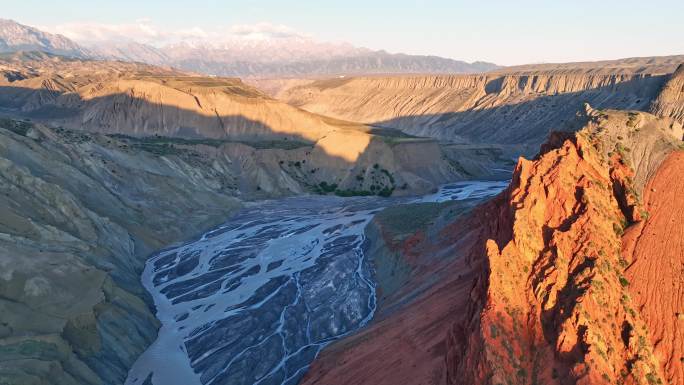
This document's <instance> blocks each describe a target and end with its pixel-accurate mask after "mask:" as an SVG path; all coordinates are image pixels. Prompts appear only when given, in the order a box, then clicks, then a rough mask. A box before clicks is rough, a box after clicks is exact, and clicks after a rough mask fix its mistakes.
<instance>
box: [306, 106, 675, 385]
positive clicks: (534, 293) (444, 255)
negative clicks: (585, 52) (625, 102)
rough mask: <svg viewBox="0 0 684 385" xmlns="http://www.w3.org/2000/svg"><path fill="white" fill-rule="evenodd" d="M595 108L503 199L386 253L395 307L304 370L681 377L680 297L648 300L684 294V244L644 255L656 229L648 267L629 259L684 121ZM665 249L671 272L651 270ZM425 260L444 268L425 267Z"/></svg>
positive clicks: (373, 374)
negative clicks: (643, 196)
mask: <svg viewBox="0 0 684 385" xmlns="http://www.w3.org/2000/svg"><path fill="white" fill-rule="evenodd" d="M586 112H587V115H586V118H585V119H586V122H587V123H586V125H585V127H584V128H583V129H582V130H581V131H579V132H578V133H576V134H572V133H558V134H555V135H553V136H552V137H551V138H550V139H549V141H548V142H547V144H546V145H544V146H543V147H542V151H541V154H540V155H539V156H538V157H537V158H535V159H533V160H525V159H521V160H520V161H519V163H518V165H517V167H516V170H515V173H514V177H513V180H512V182H511V185H510V186H509V188H508V189H507V190H505V191H504V192H503V193H502V194H501V195H499V196H498V197H497V198H495V199H494V200H492V201H490V202H488V203H486V204H484V205H481V206H479V207H477V208H476V209H474V211H473V212H472V214H470V215H468V216H466V217H461V218H460V219H457V220H455V221H452V222H449V221H447V222H446V224H442V225H441V230H434V229H433V230H432V233H433V234H434V233H439V234H441V237H437V238H435V237H434V236H433V237H432V238H431V237H425V235H424V234H425V233H424V232H421V231H416V232H415V233H414V234H413V235H412V236H408V237H404V241H402V243H400V246H399V247H398V249H399V252H398V253H397V255H398V256H399V257H395V259H394V260H393V262H392V263H389V264H388V263H387V262H378V261H376V263H381V265H380V266H378V267H376V268H377V269H378V271H380V272H382V271H387V270H388V269H387V267H386V266H392V268H391V269H389V270H390V271H392V272H394V274H396V276H399V277H404V278H402V279H401V280H400V282H402V284H406V286H402V285H399V289H397V290H395V291H394V292H393V293H394V294H393V295H395V296H398V297H393V296H392V295H390V299H389V300H386V301H385V302H384V305H383V302H381V303H380V304H381V306H380V312H381V313H380V314H383V315H384V316H381V317H380V318H379V319H378V320H377V321H376V323H375V324H373V325H372V326H371V327H370V328H369V329H367V330H366V331H364V332H362V333H359V334H358V335H357V336H354V337H351V338H349V339H348V340H346V341H343V342H341V343H339V344H336V345H334V346H333V347H331V348H330V349H329V350H328V351H326V352H324V353H323V354H322V355H321V357H319V359H318V360H317V361H316V362H315V363H314V365H313V366H312V369H311V372H310V373H309V375H308V377H307V378H306V379H305V380H306V381H305V383H311V384H313V383H316V384H323V383H325V384H329V383H330V384H333V383H340V384H353V383H357V382H358V380H359V379H360V378H363V377H364V376H370V378H372V379H373V383H378V384H383V383H387V384H390V383H396V382H397V381H399V382H401V381H402V380H403V381H405V382H407V383H423V384H500V383H509V384H534V383H543V384H608V383H616V382H617V383H624V384H653V383H667V381H673V378H676V376H677V375H678V374H677V373H678V370H680V366H678V365H674V364H673V362H672V361H673V359H674V358H676V356H677V354H679V353H678V352H679V349H680V347H679V345H680V344H679V339H678V337H677V336H678V334H677V332H676V329H675V328H674V325H675V324H676V322H677V321H675V319H678V317H679V315H678V314H679V313H678V312H677V310H674V308H676V306H678V305H675V304H676V303H677V300H676V299H675V300H674V301H672V302H670V301H655V303H653V304H649V305H647V307H650V309H646V308H645V307H644V303H645V302H646V301H647V299H653V298H655V296H657V295H658V294H662V295H663V296H664V297H665V298H668V295H669V294H673V295H675V298H676V297H677V296H678V295H679V289H677V288H678V281H679V280H680V278H681V277H679V276H678V274H679V270H680V269H679V267H680V266H679V265H681V263H682V256H681V255H679V254H680V253H678V250H679V249H678V248H673V253H666V254H665V255H663V256H661V257H660V256H659V257H658V259H656V260H654V261H650V260H649V259H650V258H648V257H645V256H646V255H650V254H649V253H650V251H647V250H648V248H649V246H648V245H650V244H652V243H653V242H659V241H662V242H664V245H663V246H662V247H665V248H669V246H666V245H667V244H668V242H667V241H665V238H663V237H662V236H658V237H656V238H655V239H654V240H651V241H648V240H644V241H642V242H646V243H645V244H642V245H641V246H637V249H639V250H642V251H641V253H642V256H641V263H642V266H646V267H638V266H639V265H638V264H632V265H631V266H630V263H631V262H630V261H631V260H632V259H631V258H628V257H627V256H625V255H624V254H623V251H622V249H623V241H622V234H623V231H624V229H625V228H630V226H632V227H633V226H642V225H639V224H640V223H644V221H646V218H647V217H648V210H649V205H648V204H647V205H646V206H644V205H642V203H641V200H640V198H639V196H640V191H642V190H643V184H644V183H645V181H646V180H647V179H649V178H653V176H654V175H656V176H655V180H658V179H659V177H658V176H657V175H660V174H661V173H666V174H667V175H673V172H675V171H674V170H675V169H676V168H672V167H671V166H668V165H669V164H670V158H667V159H668V160H666V161H664V159H666V156H667V154H668V153H670V152H671V151H673V150H675V149H676V148H677V147H678V146H679V145H680V144H681V141H680V139H679V138H680V136H679V135H680V131H679V130H680V129H681V128H676V127H678V126H677V125H676V124H675V123H676V122H674V121H673V120H670V119H659V118H657V117H655V116H653V115H650V114H648V113H639V112H619V111H597V110H593V109H591V108H587V109H586ZM673 124H674V126H673ZM672 127H675V129H673V128H672ZM641 146H643V147H641ZM663 161H664V163H663ZM661 164H663V166H662V168H661ZM635 170H636V171H635ZM656 170H659V171H658V173H656ZM662 170H669V171H662ZM661 178H662V177H661ZM652 180H653V179H652ZM663 183H664V182H663ZM673 187H675V188H676V186H673ZM649 188H653V187H649ZM655 188H656V189H657V188H659V187H655ZM662 188H664V189H667V188H669V187H665V186H662ZM671 191H674V190H671ZM671 194H676V193H675V192H672V193H671ZM671 194H669V195H666V196H667V197H670V198H672V195H671ZM670 200H672V199H670ZM670 207H672V206H670ZM662 216H665V215H664V214H661V216H658V217H660V218H662ZM665 218H667V219H666V220H667V221H671V220H673V219H676V218H675V217H673V216H665ZM435 223H439V221H437V222H435ZM443 223H444V222H443ZM645 223H646V226H648V223H650V222H645ZM635 224H636V225H635ZM675 228H676V229H678V227H675ZM629 231H633V230H629ZM371 233H372V232H371ZM373 238H374V239H383V237H382V236H380V237H379V236H375V237H373ZM392 239H393V238H391V239H385V241H384V242H381V243H384V244H386V245H393V244H396V241H393V240H392ZM674 239H676V240H674V241H673V242H674V245H677V244H678V243H677V242H679V241H678V238H677V237H676V236H675V237H674ZM639 247H640V248H639ZM426 259H427V260H429V261H430V262H431V263H430V264H421V263H420V261H424V260H426ZM638 260H639V259H638V258H637V261H638ZM661 260H662V261H663V262H667V263H665V264H666V265H668V266H670V267H669V268H670V269H672V270H673V272H670V273H664V272H663V274H662V275H660V279H659V280H657V283H654V282H652V279H653V277H655V275H654V274H658V270H657V269H658V268H655V267H653V265H654V264H656V263H657V261H661ZM416 262H417V264H416ZM383 266H385V267H383ZM421 266H437V267H436V268H435V270H433V271H432V273H431V274H428V276H427V277H429V279H428V278H427V277H425V276H421V274H420V273H418V272H420V271H421ZM649 266H650V267H649ZM659 268H660V269H664V267H659ZM422 269H424V267H422ZM644 270H648V271H649V273H648V274H642V273H641V271H644ZM444 272H448V273H446V274H443V273H444ZM413 274H415V276H417V277H422V278H420V279H418V280H416V281H411V278H410V277H412V276H414V275H413ZM637 282H638V283H637ZM661 287H663V288H666V289H661ZM670 287H672V289H670ZM411 288H412V289H413V290H411ZM639 288H642V289H641V290H640V289H639ZM635 290H637V291H639V290H640V291H641V293H640V294H635ZM670 290H673V291H672V292H671V291H670ZM664 291H666V292H664ZM392 298H394V299H392ZM445 298H448V300H445ZM383 306H384V307H383ZM673 306H674V307H673ZM383 308H384V311H385V312H384V313H382V312H383ZM669 313H673V314H669ZM656 314H664V315H665V317H669V318H663V317H660V318H657V317H656ZM664 319H667V321H663V320H664ZM663 324H664V325H667V326H663ZM416 325H419V326H418V327H415V326H416ZM664 337H668V338H670V337H674V341H673V342H672V343H670V342H664V341H663V338H664ZM414 364H415V365H417V367H415V368H414V367H412V365H414ZM387 368H390V369H387ZM409 368H410V370H409ZM675 383H677V382H676V381H675Z"/></svg>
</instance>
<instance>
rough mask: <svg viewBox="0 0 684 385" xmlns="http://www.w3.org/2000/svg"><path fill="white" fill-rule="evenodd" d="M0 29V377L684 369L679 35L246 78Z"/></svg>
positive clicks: (584, 375) (436, 376) (367, 377)
mask: <svg viewBox="0 0 684 385" xmlns="http://www.w3.org/2000/svg"><path fill="white" fill-rule="evenodd" d="M8 25H9V26H8ZM0 27H2V28H0V35H2V34H5V35H6V34H8V32H7V31H9V32H11V34H12V35H16V36H15V37H16V39H15V40H12V41H13V42H14V43H12V44H13V45H12V44H9V43H6V44H5V45H4V46H0V48H1V49H2V50H3V51H8V52H6V53H3V54H2V55H0V115H1V117H0V180H1V181H2V183H1V184H0V197H2V198H1V199H0V383H1V384H5V383H6V384H36V385H42V384H60V385H72V384H74V385H75V384H93V385H95V384H127V385H161V384H172V383H182V384H214V385H219V384H257V383H258V384H326V385H329V384H349V385H351V384H397V383H406V384H426V385H427V384H433V385H436V384H440V385H446V384H448V385H452V384H463V385H471V384H472V385H480V384H491V385H498V384H530V385H531V384H559V385H566V384H579V385H588V384H625V385H632V384H635V385H636V384H644V385H655V384H673V385H678V384H684V367H683V361H684V358H683V357H682V354H684V353H683V349H684V340H683V339H682V338H683V335H682V333H681V330H680V329H681V325H682V322H683V319H684V316H683V315H682V314H684V309H683V308H682V306H683V305H682V303H683V302H682V300H683V298H682V296H683V295H684V294H683V291H682V282H684V281H683V277H682V273H683V272H684V269H683V266H684V249H683V248H682V247H683V246H684V243H683V242H684V241H682V239H684V225H683V224H682V223H684V222H683V221H682V220H683V219H684V218H682V212H684V196H682V194H681V192H682V191H684V185H683V182H682V181H681V179H680V178H679V176H680V175H681V173H682V172H683V171H684V142H683V139H684V65H683V64H681V63H682V61H684V57H682V56H668V57H656V58H630V59H621V60H614V61H604V62H591V63H561V64H540V65H525V66H516V67H508V68H488V69H491V71H490V72H483V73H477V74H467V75H465V74H450V75H435V74H430V73H429V72H430V71H427V70H426V71H423V72H424V73H423V74H420V75H401V76H398V75H388V74H383V75H378V76H373V75H372V74H373V73H374V71H366V72H364V74H365V75H364V76H358V77H355V76H345V77H334V78H330V77H327V78H316V79H312V78H306V77H305V76H302V77H290V78H278V79H269V78H260V79H249V80H246V81H243V80H240V79H237V78H227V77H217V76H211V74H210V73H211V72H213V71H214V70H213V69H212V70H206V69H205V70H204V71H205V73H204V74H198V73H194V72H188V71H187V68H186V69H177V68H172V67H164V66H160V65H159V64H165V63H154V64H144V63H140V62H132V61H118V60H113V59H115V58H112V57H110V58H102V57H95V58H94V56H92V53H91V52H89V51H87V50H83V51H81V47H80V46H79V45H70V43H69V41H68V40H62V39H60V38H57V37H55V35H47V34H43V32H41V31H39V30H33V29H32V30H29V31H27V30H25V29H22V27H21V26H19V27H17V26H15V25H13V24H11V23H9V24H8V23H4V24H2V23H0ZM3 28H4V29H3ZM22 39H23V40H22ZM51 39H53V40H51ZM5 40H7V39H5ZM20 40H21V41H27V42H28V43H31V44H33V45H31V44H29V45H26V47H28V48H31V49H30V50H28V51H26V50H24V51H18V50H16V49H13V48H12V47H14V48H16V46H17V44H19V45H20V46H21V47H24V46H23V45H21V44H24V43H21V42H20V43H21V44H20V43H17V41H20ZM7 41H9V40H7ZM46 41H47V42H48V43H49V44H51V45H52V46H54V47H53V48H54V49H47V48H46V46H36V44H38V45H40V44H46V43H45V42H46ZM28 43H26V44H28ZM39 43H40V44H39ZM26 47H24V48H26ZM192 52H195V51H192ZM103 59H106V60H103ZM297 66H298V65H297ZM304 72H307V71H304ZM450 72H455V71H450ZM323 74H324V75H325V74H329V73H328V72H325V71H323ZM270 75H272V74H269V76H270ZM296 75H298V74H296ZM304 75H306V74H304ZM319 75H321V74H320V73H319Z"/></svg>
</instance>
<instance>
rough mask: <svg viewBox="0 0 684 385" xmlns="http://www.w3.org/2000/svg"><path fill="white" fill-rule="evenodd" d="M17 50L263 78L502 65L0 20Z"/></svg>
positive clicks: (285, 37) (249, 37) (333, 46)
mask: <svg viewBox="0 0 684 385" xmlns="http://www.w3.org/2000/svg"><path fill="white" fill-rule="evenodd" d="M84 44H85V43H84ZM86 47H87V48H86ZM17 51H41V52H47V53H50V54H57V55H63V56H72V57H77V58H88V59H100V60H103V59H104V60H123V61H129V62H141V63H147V64H153V65H163V66H171V67H176V68H179V69H181V70H186V71H192V72H198V73H204V74H209V75H217V76H237V77H262V78H263V77H318V76H338V75H366V74H401V73H426V74H449V73H473V72H486V71H490V70H493V69H496V68H498V67H497V66H496V65H495V64H492V63H485V62H475V63H466V62H464V61H459V60H454V59H448V58H442V57H438V56H425V55H408V54H401V53H399V54H394V53H388V52H386V51H384V50H371V49H368V48H362V47H355V46H353V45H351V44H349V43H333V42H321V41H317V40H315V39H313V38H311V37H308V36H304V35H300V34H295V33H268V34H260V33H245V34H232V35H231V34H229V35H226V36H222V37H214V38H211V39H206V38H205V39H184V40H181V41H178V42H175V43H172V44H167V45H163V46H153V45H149V44H144V43H141V42H137V41H133V40H126V41H121V40H111V41H89V42H88V43H87V45H86V46H83V45H80V44H78V43H76V42H74V41H72V40H70V39H68V38H66V37H65V36H63V35H59V34H52V33H47V32H43V31H40V30H38V29H36V28H33V27H29V26H26V25H22V24H19V23H17V22H15V21H13V20H4V19H0V53H2V52H17Z"/></svg>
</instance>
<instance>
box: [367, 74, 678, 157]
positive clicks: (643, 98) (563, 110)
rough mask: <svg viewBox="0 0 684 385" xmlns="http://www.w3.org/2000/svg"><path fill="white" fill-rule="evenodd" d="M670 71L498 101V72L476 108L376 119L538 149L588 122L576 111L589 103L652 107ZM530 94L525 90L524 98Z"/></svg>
mask: <svg viewBox="0 0 684 385" xmlns="http://www.w3.org/2000/svg"><path fill="white" fill-rule="evenodd" d="M669 77H670V75H653V76H649V75H647V76H644V77H642V78H638V79H632V80H629V81H625V82H619V83H614V84H611V85H609V86H605V87H599V88H592V89H589V90H586V91H579V92H570V93H559V94H553V95H544V96H540V97H537V98H535V99H533V100H521V101H520V102H517V103H514V104H504V105H496V104H495V103H496V100H495V98H496V97H497V95H498V94H499V93H500V92H502V86H503V79H504V78H503V77H498V78H495V79H492V80H490V81H488V82H487V84H486V86H485V92H486V95H485V96H484V97H483V98H481V100H480V101H479V102H478V104H476V105H475V107H474V108H472V109H470V110H466V111H455V112H444V113H435V114H428V115H412V116H401V117H397V118H393V119H388V120H384V121H378V122H373V123H371V124H372V125H376V126H380V127H389V128H395V129H401V130H403V131H406V132H407V133H410V134H415V135H421V136H431V137H435V138H438V139H442V140H446V141H454V142H463V143H476V144H477V143H491V144H502V145H511V144H512V145H531V146H530V147H529V148H531V149H532V151H537V150H538V148H539V145H541V144H542V143H543V142H544V140H545V139H546V137H547V136H548V134H549V133H550V132H553V131H575V130H577V129H579V128H580V127H581V124H582V123H583V122H582V121H578V120H577V119H576V115H577V113H578V111H582V110H583V104H584V103H589V104H590V105H591V106H592V107H594V108H599V109H624V110H641V111H648V110H649V107H650V106H651V103H652V101H653V100H654V99H655V98H656V97H657V96H658V93H659V92H660V90H661V89H662V87H663V85H664V84H665V82H666V81H667V80H668V79H669ZM521 81H522V80H521ZM532 88H534V86H533V87H532ZM525 96H526V95H523V94H521V95H520V99H523V98H524V97H525ZM525 155H534V154H533V153H530V154H527V153H526V154H525Z"/></svg>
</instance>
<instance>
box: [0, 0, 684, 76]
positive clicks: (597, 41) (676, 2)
mask: <svg viewBox="0 0 684 385" xmlns="http://www.w3.org/2000/svg"><path fill="white" fill-rule="evenodd" d="M0 5H2V12H1V14H0V17H2V18H9V19H14V20H16V21H18V22H20V23H22V24H27V25H31V26H35V27H39V28H44V29H46V30H49V31H51V32H59V33H63V34H65V35H66V36H67V37H72V38H76V40H83V39H86V40H87V38H88V37H92V36H96V37H97V38H106V37H112V35H116V36H117V38H118V37H121V36H126V37H129V38H131V39H135V40H138V41H144V42H146V43H150V44H155V45H160V44H163V43H164V42H166V41H168V40H169V39H172V38H186V37H187V38H199V37H203V38H205V39H213V38H215V37H217V36H221V35H224V34H243V33H258V34H263V35H269V34H277V35H289V34H291V35H302V36H307V37H311V38H313V39H316V40H319V41H330V42H347V43H351V44H353V45H355V46H360V47H367V48H371V49H384V50H387V51H389V52H395V53H396V52H402V53H408V54H425V55H437V56H443V57H449V58H453V59H459V60H465V61H469V62H471V61H476V60H482V61H489V62H494V63H497V64H500V65H515V64H525V63H545V62H546V63H548V62H569V61H586V60H604V59H616V58H622V57H633V56H657V55H673V54H684V20H683V19H682V15H684V1H682V0H652V1H644V0H640V1H632V0H623V1H613V0H593V1H586V0H574V1H561V0H558V1H551V0H549V1H542V0H518V1H515V0H509V1H503V0H490V1H476V0H471V1H460V0H451V1H446V0H444V1H443V0H433V1H430V0H394V1H386V0H345V1H326V0H318V1H308V0H307V1H301V0H290V1H275V0H240V1H233V0H230V1H226V0H224V1H218V0H192V1H188V0H163V1H162V0H117V1H105V0H61V1H45V0H21V1H16V0H0Z"/></svg>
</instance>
